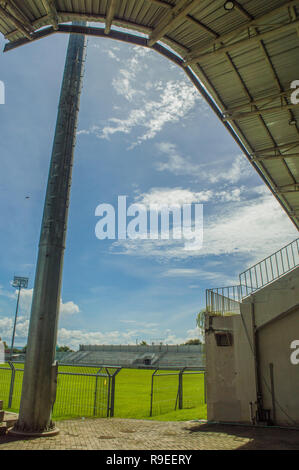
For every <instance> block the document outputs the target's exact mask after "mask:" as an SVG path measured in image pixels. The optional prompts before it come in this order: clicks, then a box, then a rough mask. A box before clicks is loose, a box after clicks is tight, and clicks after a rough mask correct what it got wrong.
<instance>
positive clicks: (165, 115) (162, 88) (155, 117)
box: [77, 47, 207, 148]
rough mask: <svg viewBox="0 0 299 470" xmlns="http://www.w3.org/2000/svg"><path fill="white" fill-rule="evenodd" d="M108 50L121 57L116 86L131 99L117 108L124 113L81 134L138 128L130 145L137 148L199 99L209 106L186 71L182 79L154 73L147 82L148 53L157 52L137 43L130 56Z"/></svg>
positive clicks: (106, 136) (98, 134)
mask: <svg viewBox="0 0 299 470" xmlns="http://www.w3.org/2000/svg"><path fill="white" fill-rule="evenodd" d="M108 54H109V56H110V57H111V58H113V59H115V60H117V61H118V62H119V61H120V66H119V69H118V71H117V76H116V77H114V78H113V80H112V86H113V87H114V89H115V90H116V93H117V94H118V95H120V96H122V97H123V98H124V99H125V100H126V101H127V105H126V106H120V107H118V109H114V111H117V112H118V114H120V116H113V117H111V118H109V119H108V122H107V124H106V125H104V126H98V125H93V126H91V127H90V128H89V129H81V130H79V131H78V133H77V134H78V135H80V134H87V135H89V134H94V135H95V136H96V137H98V138H102V139H110V138H111V137H112V136H113V135H115V134H116V133H122V134H130V133H131V132H132V131H133V130H134V131H136V133H137V137H136V136H135V137H134V138H133V142H132V143H131V145H130V147H129V148H133V147H135V146H136V145H139V144H141V143H142V142H144V141H146V140H148V139H152V138H154V137H155V136H156V135H157V134H158V133H159V132H161V130H162V129H163V128H164V126H165V125H166V124H167V123H174V122H178V121H179V120H181V119H182V118H184V117H185V116H186V115H187V114H188V113H189V111H190V110H191V109H192V108H193V107H194V105H195V103H196V101H197V102H198V101H201V105H202V107H207V105H206V104H205V102H204V101H203V99H202V98H201V96H200V95H199V93H198V91H197V90H196V89H195V87H194V86H193V85H192V84H191V83H190V82H189V81H188V79H187V78H186V77H185V76H183V75H182V79H179V80H172V79H170V80H167V79H161V78H160V76H161V75H160V76H159V79H156V80H155V79H153V78H152V77H150V79H149V80H147V81H146V82H145V83H144V69H146V68H149V64H148V61H145V59H144V56H145V55H151V54H153V53H152V51H150V50H147V49H144V48H142V47H134V48H133V52H132V55H131V56H130V57H129V58H127V56H126V57H125V58H122V55H121V53H117V54H115V51H108ZM153 55H154V54H153ZM155 60H157V58H155ZM124 112H125V116H124Z"/></svg>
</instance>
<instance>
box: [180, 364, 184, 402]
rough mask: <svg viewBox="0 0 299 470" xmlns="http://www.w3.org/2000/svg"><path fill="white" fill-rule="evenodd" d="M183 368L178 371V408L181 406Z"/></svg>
mask: <svg viewBox="0 0 299 470" xmlns="http://www.w3.org/2000/svg"><path fill="white" fill-rule="evenodd" d="M184 370H185V368H184V369H182V370H181V371H180V373H179V410H182V408H183V373H184Z"/></svg>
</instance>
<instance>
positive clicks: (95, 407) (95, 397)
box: [93, 373, 98, 416]
mask: <svg viewBox="0 0 299 470" xmlns="http://www.w3.org/2000/svg"><path fill="white" fill-rule="evenodd" d="M97 401H98V373H97V374H96V383H95V390H94V403H93V416H96V413H97Z"/></svg>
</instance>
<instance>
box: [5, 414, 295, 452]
mask: <svg viewBox="0 0 299 470" xmlns="http://www.w3.org/2000/svg"><path fill="white" fill-rule="evenodd" d="M58 426H59V429H60V433H59V434H58V435H57V436H53V437H42V438H30V439H29V438H28V439H16V438H14V437H12V436H9V435H6V436H1V437H0V450H5V449H7V450H8V449H10V450H12V449H15V450H25V449H30V450H45V449H47V450H48V449H61V450H64V449H68V450H70V449H99V450H100V449H102V450H105V449H106V450H133V449H134V450H201V449H209V450H218V449H219V450H220V449H297V450H298V449H299V431H294V430H285V429H277V428H266V429H265V428H253V427H250V426H248V427H247V426H228V425H215V424H201V423H199V422H196V421H186V422H161V421H149V420H134V419H118V418H112V419H85V420H82V419H80V420H79V419H78V420H69V421H60V422H59V423H58Z"/></svg>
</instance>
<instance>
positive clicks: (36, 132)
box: [0, 34, 297, 348]
mask: <svg viewBox="0 0 299 470" xmlns="http://www.w3.org/2000/svg"><path fill="white" fill-rule="evenodd" d="M67 40H68V38H67V36H66V35H58V34H57V35H54V36H52V37H49V38H46V39H43V40H40V41H37V42H35V43H33V44H30V45H27V46H24V47H22V48H18V49H16V50H14V51H11V52H9V53H7V54H1V56H0V80H2V81H3V82H4V83H5V89H6V103H5V105H0V120H1V127H0V132H1V171H0V191H1V198H0V206H1V208H0V211H1V212H0V213H1V219H0V223H1V230H0V246H1V262H0V336H1V337H2V339H4V340H6V341H8V342H9V341H10V338H11V332H12V322H13V316H14V311H15V304H16V292H15V291H14V289H13V288H12V287H11V284H10V282H11V280H12V278H13V275H14V274H17V275H25V276H26V275H28V276H29V277H30V284H29V289H28V290H26V291H23V293H22V298H21V305H20V316H19V321H18V327H17V336H16V345H24V344H26V335H27V329H28V322H29V315H30V303H31V298H32V286H33V282H34V274H35V263H36V258H37V245H38V239H39V231H40V223H41V216H42V210H43V202H44V196H45V189H46V180H47V174H48V167H49V160H50V155H51V146H52V141H53V135H54V127H55V120H56V113H57V105H58V98H59V92H60V84H61V79H62V73H63V66H64V60H65V53H66V47H67ZM0 42H1V44H0V46H1V49H3V45H4V39H3V38H1V41H0ZM119 195H126V196H127V199H128V204H131V203H133V202H143V203H146V204H150V203H156V204H161V205H163V204H165V203H174V202H176V203H181V204H183V203H187V202H193V203H202V204H203V211H204V242H203V247H197V246H196V245H195V246H194V247H193V249H192V250H185V249H184V246H182V244H181V243H178V241H176V240H170V241H161V240H123V241H117V240H99V239H97V238H96V236H95V226H96V223H97V221H98V218H97V217H95V209H96V207H97V206H98V205H99V204H101V203H109V204H113V205H114V206H115V207H117V206H116V203H117V197H118V196H119ZM27 196H29V199H26V197H27ZM296 236H297V231H296V229H295V227H294V226H293V224H292V223H291V222H290V220H289V219H288V217H287V216H286V215H285V213H284V212H283V210H282V209H281V207H280V206H279V204H278V203H277V201H276V200H275V199H274V197H273V196H272V195H271V193H270V192H269V190H268V189H267V188H266V187H265V185H264V183H263V182H262V180H261V179H260V177H259V176H258V175H257V174H256V173H255V171H254V170H253V169H252V168H251V166H250V164H249V163H248V162H247V160H246V158H245V156H243V155H242V154H241V152H240V149H239V147H238V146H237V144H236V143H235V142H234V140H233V139H232V137H231V136H230V135H229V134H228V132H227V130H226V129H225V127H224V126H223V125H222V124H221V122H219V120H218V119H217V117H216V116H215V115H214V113H213V112H212V110H210V109H209V108H208V106H207V104H206V103H205V101H204V100H203V99H202V98H201V96H200V95H199V94H198V92H197V91H196V90H195V88H194V87H193V85H192V84H191V83H190V82H189V80H188V78H187V77H186V76H185V75H184V73H183V71H182V70H180V69H179V68H177V66H175V65H174V64H172V63H171V62H169V61H168V60H167V59H165V58H164V57H162V56H160V55H158V54H157V53H156V52H154V51H150V50H145V49H142V48H139V47H135V46H132V45H128V44H124V43H120V42H116V41H113V40H110V39H103V38H98V39H97V38H90V39H89V41H88V50H87V62H86V71H85V78H84V86H83V91H82V96H81V109H80V115H79V126H78V136H77V145H76V151H75V162H74V169H73V184H72V192H71V206H70V213H69V230H68V236H67V248H66V251H65V259H64V275H63V289H62V301H61V313H60V322H59V335H58V344H60V345H62V344H67V345H69V346H71V347H73V348H77V347H78V345H79V344H87V343H90V344H95V343H97V344H110V343H111V344H134V343H136V341H141V340H146V341H148V342H151V341H164V342H165V343H168V344H174V343H181V342H183V341H185V340H187V339H189V338H195V337H198V335H199V332H198V331H197V329H196V324H195V318H196V314H197V312H198V311H199V310H200V309H201V308H203V307H204V302H205V295H204V293H205V289H206V288H209V287H219V286H226V285H230V284H237V283H238V274H239V273H240V272H241V271H243V270H244V269H245V268H246V267H248V266H250V265H251V264H253V263H255V262H256V261H258V260H259V259H262V258H264V257H266V256H268V255H269V254H271V253H272V252H273V251H275V250H276V249H278V248H280V247H281V246H283V245H285V244H286V243H288V242H289V241H291V240H293V239H294V238H296Z"/></svg>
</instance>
